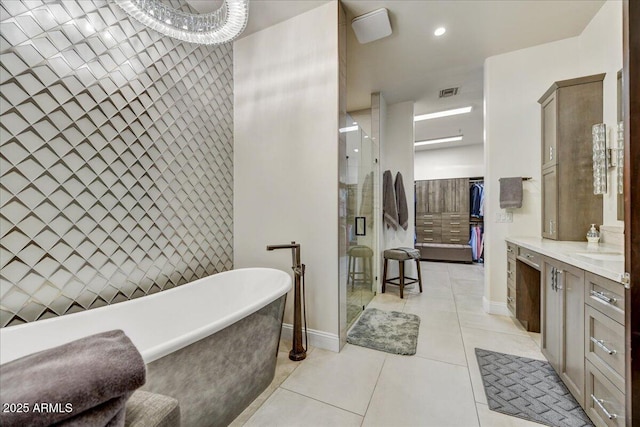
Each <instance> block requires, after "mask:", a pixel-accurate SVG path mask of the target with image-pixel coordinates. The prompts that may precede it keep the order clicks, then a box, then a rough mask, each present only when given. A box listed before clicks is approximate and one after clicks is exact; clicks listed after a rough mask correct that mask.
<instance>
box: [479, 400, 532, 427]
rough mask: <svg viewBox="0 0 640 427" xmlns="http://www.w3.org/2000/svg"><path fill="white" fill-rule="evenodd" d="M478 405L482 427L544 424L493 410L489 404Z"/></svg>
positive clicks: (518, 426)
mask: <svg viewBox="0 0 640 427" xmlns="http://www.w3.org/2000/svg"><path fill="white" fill-rule="evenodd" d="M476 406H477V407H478V417H479V418H480V427H539V426H541V425H543V424H538V423H534V422H532V421H527V420H523V419H522V418H518V417H512V416H509V415H505V414H502V413H500V412H496V411H492V410H490V409H489V407H488V406H487V405H483V404H481V403H478V404H477V405H476Z"/></svg>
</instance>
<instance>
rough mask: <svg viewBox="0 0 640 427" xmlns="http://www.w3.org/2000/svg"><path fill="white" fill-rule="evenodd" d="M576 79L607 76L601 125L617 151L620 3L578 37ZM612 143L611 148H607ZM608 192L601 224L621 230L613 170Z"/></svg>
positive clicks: (606, 8)
mask: <svg viewBox="0 0 640 427" xmlns="http://www.w3.org/2000/svg"><path fill="white" fill-rule="evenodd" d="M579 43H580V44H579V46H580V50H579V55H580V60H579V67H578V70H579V74H578V75H579V76H588V75H590V74H598V73H607V74H606V76H605V78H604V82H603V87H604V94H603V97H604V101H603V102H604V105H603V107H604V108H603V117H604V123H606V125H607V129H608V131H609V135H608V137H610V138H611V139H609V140H607V145H608V146H613V147H616V142H615V141H616V126H617V123H618V121H617V113H618V111H617V96H618V95H617V74H618V71H619V70H620V69H621V68H622V2H621V1H619V0H609V1H608V2H606V3H605V4H604V6H602V9H600V11H599V12H598V14H597V15H596V16H595V17H594V18H593V19H592V20H591V22H590V23H589V25H587V27H586V28H585V29H584V31H583V32H582V34H581V35H580V37H579ZM610 141H611V142H612V145H609V144H610ZM608 178H609V179H608V183H607V184H608V191H607V194H605V195H604V198H603V208H604V209H603V212H602V213H603V224H606V225H617V226H621V227H624V221H618V219H617V218H618V216H617V213H618V209H617V203H618V198H617V193H616V189H617V186H618V181H617V175H616V170H615V169H609V177H608Z"/></svg>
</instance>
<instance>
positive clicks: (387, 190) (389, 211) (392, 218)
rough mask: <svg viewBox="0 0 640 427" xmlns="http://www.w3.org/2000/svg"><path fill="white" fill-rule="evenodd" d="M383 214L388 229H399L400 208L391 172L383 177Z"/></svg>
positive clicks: (387, 172)
mask: <svg viewBox="0 0 640 427" xmlns="http://www.w3.org/2000/svg"><path fill="white" fill-rule="evenodd" d="M382 214H383V221H384V223H385V224H386V225H387V228H393V229H394V230H397V229H398V207H397V202H396V192H395V190H394V188H393V176H392V175H391V171H389V170H387V171H384V174H383V175H382Z"/></svg>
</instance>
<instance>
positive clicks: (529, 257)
mask: <svg viewBox="0 0 640 427" xmlns="http://www.w3.org/2000/svg"><path fill="white" fill-rule="evenodd" d="M524 256H525V258H528V259H531V258H535V256H533V255H531V254H524Z"/></svg>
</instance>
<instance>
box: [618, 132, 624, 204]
mask: <svg viewBox="0 0 640 427" xmlns="http://www.w3.org/2000/svg"><path fill="white" fill-rule="evenodd" d="M617 140H618V144H617V148H616V151H617V153H616V163H617V166H618V194H622V193H624V191H623V190H624V122H618V133H617Z"/></svg>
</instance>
